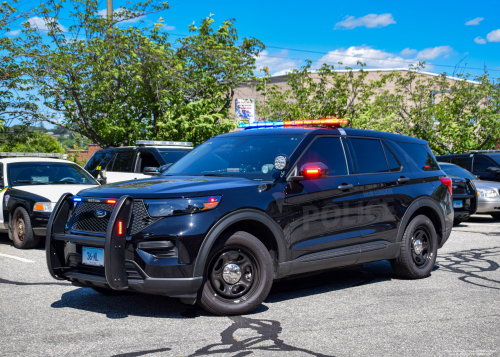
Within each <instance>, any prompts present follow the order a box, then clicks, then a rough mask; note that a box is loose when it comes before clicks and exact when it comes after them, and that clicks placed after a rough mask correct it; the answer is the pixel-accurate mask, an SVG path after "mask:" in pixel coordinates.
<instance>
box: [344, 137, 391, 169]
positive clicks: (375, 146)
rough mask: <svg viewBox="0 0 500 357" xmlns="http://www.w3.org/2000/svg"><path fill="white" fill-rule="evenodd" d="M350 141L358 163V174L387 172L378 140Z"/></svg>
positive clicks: (352, 139)
mask: <svg viewBox="0 0 500 357" xmlns="http://www.w3.org/2000/svg"><path fill="white" fill-rule="evenodd" d="M350 141H351V145H352V148H353V149H354V156H355V157H356V162H357V163H358V171H359V172H358V173H360V174H371V173H378V172H388V171H389V168H388V166H387V161H386V159H385V154H384V150H383V149H382V143H381V142H380V140H378V139H354V138H351V139H350Z"/></svg>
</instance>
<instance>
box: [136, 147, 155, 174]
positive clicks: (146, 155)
mask: <svg viewBox="0 0 500 357" xmlns="http://www.w3.org/2000/svg"><path fill="white" fill-rule="evenodd" d="M137 160H138V162H137V166H136V167H137V170H138V172H143V171H144V168H145V167H160V166H161V165H160V163H159V162H158V160H156V158H155V157H154V155H153V154H152V153H150V152H147V151H141V152H140V154H139V158H138V159H137Z"/></svg>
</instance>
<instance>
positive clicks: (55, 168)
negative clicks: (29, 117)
mask: <svg viewBox="0 0 500 357" xmlns="http://www.w3.org/2000/svg"><path fill="white" fill-rule="evenodd" d="M59 157H62V155H61V154H43V153H22V152H17V153H11V152H2V153H0V174H1V177H2V180H1V182H0V185H1V186H0V187H1V191H0V205H1V207H2V213H3V214H2V215H0V231H3V232H7V233H8V235H9V238H10V239H11V240H13V241H14V246H15V247H16V248H21V249H28V248H34V247H36V246H37V245H38V243H39V241H40V240H42V239H45V233H46V231H47V223H48V222H49V217H50V213H51V212H52V209H53V208H54V205H55V204H56V203H57V201H58V200H59V197H61V195H62V194H64V193H68V192H70V193H72V194H76V193H77V192H79V191H81V190H83V189H86V188H93V187H97V186H99V184H98V183H97V181H96V180H95V179H94V178H93V177H92V175H90V174H89V173H88V172H87V171H85V170H84V169H83V168H81V167H80V166H79V165H77V164H75V163H74V162H71V161H67V160H62V159H59Z"/></svg>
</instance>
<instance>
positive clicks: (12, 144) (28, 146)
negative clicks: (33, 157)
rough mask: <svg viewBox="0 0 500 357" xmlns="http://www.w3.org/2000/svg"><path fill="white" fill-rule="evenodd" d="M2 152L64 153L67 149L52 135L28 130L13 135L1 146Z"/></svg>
mask: <svg viewBox="0 0 500 357" xmlns="http://www.w3.org/2000/svg"><path fill="white" fill-rule="evenodd" d="M0 151H2V152H43V153H60V154H64V153H65V150H64V148H63V147H62V146H61V144H60V143H59V141H57V140H56V139H54V138H53V137H52V136H50V135H47V134H44V133H41V132H39V131H34V130H31V131H27V132H25V133H24V134H23V135H21V136H20V135H16V136H12V137H11V138H10V140H8V141H7V142H4V143H3V145H2V146H1V148H0Z"/></svg>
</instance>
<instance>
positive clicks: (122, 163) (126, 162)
mask: <svg viewBox="0 0 500 357" xmlns="http://www.w3.org/2000/svg"><path fill="white" fill-rule="evenodd" d="M134 155H135V150H117V152H116V157H115V162H114V163H113V168H112V169H110V170H109V171H115V172H132V164H133V163H134ZM110 166H111V165H110ZM108 169H109V167H108Z"/></svg>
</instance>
